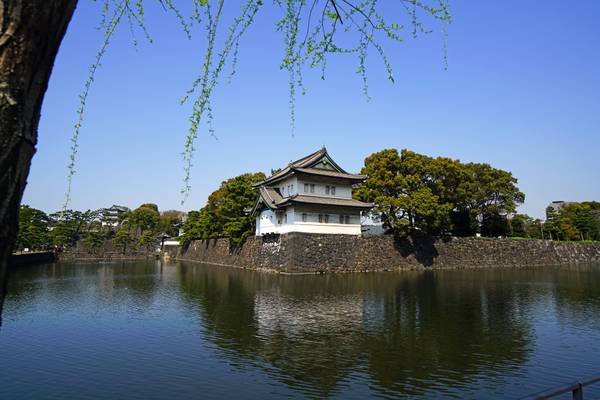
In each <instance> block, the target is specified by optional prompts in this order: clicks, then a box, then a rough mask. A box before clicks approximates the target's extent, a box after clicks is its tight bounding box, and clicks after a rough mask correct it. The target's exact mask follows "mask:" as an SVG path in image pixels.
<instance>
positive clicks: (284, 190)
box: [273, 176, 298, 197]
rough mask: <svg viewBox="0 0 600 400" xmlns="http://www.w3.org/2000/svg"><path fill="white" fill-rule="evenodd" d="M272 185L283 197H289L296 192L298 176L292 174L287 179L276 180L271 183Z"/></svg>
mask: <svg viewBox="0 0 600 400" xmlns="http://www.w3.org/2000/svg"><path fill="white" fill-rule="evenodd" d="M292 185H294V187H293V188H292V187H291V186H292ZM273 187H276V188H279V191H280V192H281V195H282V196H283V197H290V196H292V195H294V194H296V193H298V178H296V177H295V176H292V177H290V178H288V179H285V180H283V181H279V182H277V183H276V184H274V185H273Z"/></svg>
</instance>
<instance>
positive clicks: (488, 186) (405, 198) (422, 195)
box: [354, 149, 525, 236]
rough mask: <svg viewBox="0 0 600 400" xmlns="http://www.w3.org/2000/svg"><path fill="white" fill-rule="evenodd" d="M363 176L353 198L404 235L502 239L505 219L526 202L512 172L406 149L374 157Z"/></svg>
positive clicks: (385, 152) (506, 225)
mask: <svg viewBox="0 0 600 400" xmlns="http://www.w3.org/2000/svg"><path fill="white" fill-rule="evenodd" d="M361 173H362V174H364V175H367V176H368V178H367V180H366V181H365V182H364V183H363V185H361V186H360V187H359V188H358V189H357V190H356V191H355V193H354V195H355V197H356V198H358V199H360V200H363V201H370V202H374V203H375V208H374V212H375V213H376V214H378V216H379V217H380V219H381V221H382V222H383V224H384V226H385V227H386V228H387V229H388V230H390V231H393V232H396V233H400V234H402V235H407V234H411V233H412V232H416V231H419V232H424V233H427V234H430V235H432V234H433V235H438V234H446V233H449V232H451V231H452V232H453V233H454V234H458V235H461V236H467V235H472V234H473V233H475V232H476V231H478V230H481V229H482V228H483V231H484V233H485V234H489V235H493V236H498V235H506V234H508V221H507V219H506V215H507V214H509V213H512V212H514V211H515V209H516V207H517V205H518V204H520V203H522V202H523V201H524V198H525V196H524V194H523V193H522V192H520V191H519V189H518V188H517V186H516V183H517V180H516V179H515V178H514V177H513V176H512V174H511V173H510V172H506V171H502V170H499V169H495V168H492V167H491V166H490V165H488V164H473V163H470V164H462V163H461V162H460V161H458V160H452V159H449V158H444V157H438V158H432V157H428V156H424V155H421V154H418V153H415V152H413V151H409V150H402V152H401V153H400V154H398V151H397V150H395V149H388V150H382V151H380V152H377V153H374V154H372V155H370V156H369V157H367V158H366V159H365V166H364V167H363V169H362V170H361ZM479 220H481V221H482V224H483V226H481V227H480V226H479Z"/></svg>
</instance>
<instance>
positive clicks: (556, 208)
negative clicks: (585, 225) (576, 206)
mask: <svg viewBox="0 0 600 400" xmlns="http://www.w3.org/2000/svg"><path fill="white" fill-rule="evenodd" d="M573 203H574V202H572V201H562V200H555V201H553V202H552V203H550V204H548V207H549V208H552V209H553V210H554V211H556V212H559V211H560V209H561V208H563V207H565V206H568V205H569V204H573ZM548 207H546V208H548Z"/></svg>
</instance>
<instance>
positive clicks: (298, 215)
mask: <svg viewBox="0 0 600 400" xmlns="http://www.w3.org/2000/svg"><path fill="white" fill-rule="evenodd" d="M303 214H304V215H303ZM319 214H320V213H312V212H311V213H309V212H307V213H303V212H300V211H295V210H294V208H293V207H288V208H287V209H286V211H285V212H283V213H281V214H278V213H276V212H275V211H273V210H270V209H269V210H263V211H262V212H261V213H260V215H259V216H258V217H257V218H256V235H257V236H261V235H264V234H267V233H290V232H305V233H329V234H345V235H360V234H361V224H360V214H359V213H358V212H356V213H354V214H350V213H348V214H342V215H344V216H345V215H348V217H349V223H345V219H344V223H340V214H326V213H321V214H320V215H322V217H321V221H322V222H319ZM325 215H328V216H329V218H328V222H325Z"/></svg>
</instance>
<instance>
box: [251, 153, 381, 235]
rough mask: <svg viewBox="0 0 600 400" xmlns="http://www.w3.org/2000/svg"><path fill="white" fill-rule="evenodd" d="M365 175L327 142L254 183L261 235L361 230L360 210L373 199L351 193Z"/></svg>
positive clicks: (257, 222) (355, 231) (255, 209)
mask: <svg viewBox="0 0 600 400" xmlns="http://www.w3.org/2000/svg"><path fill="white" fill-rule="evenodd" d="M365 179H366V176H364V175H357V174H351V173H348V172H346V171H344V170H343V169H342V168H341V167H340V166H339V165H338V164H337V163H336V162H335V161H333V159H332V158H331V156H330V155H329V154H328V153H327V149H325V147H323V148H322V149H321V150H319V151H317V152H315V153H312V154H310V155H308V156H306V157H304V158H301V159H299V160H297V161H294V162H291V163H290V164H289V165H288V166H287V167H285V168H283V169H281V170H280V171H278V172H276V173H275V174H273V175H272V176H271V177H269V178H267V179H265V180H264V181H262V182H259V183H257V184H255V185H254V187H257V188H258V189H259V196H258V199H257V201H256V204H255V205H254V207H253V208H252V210H251V211H250V212H251V215H253V216H255V217H256V235H257V236H260V235H264V234H268V233H288V232H308V233H337V234H349V235H360V234H361V212H362V211H367V210H369V209H370V208H371V207H372V206H373V205H372V204H371V203H364V202H361V201H358V200H354V199H353V198H352V188H353V186H355V185H358V184H359V183H361V182H362V181H364V180H365Z"/></svg>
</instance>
